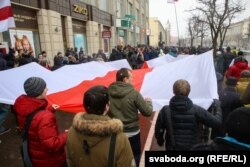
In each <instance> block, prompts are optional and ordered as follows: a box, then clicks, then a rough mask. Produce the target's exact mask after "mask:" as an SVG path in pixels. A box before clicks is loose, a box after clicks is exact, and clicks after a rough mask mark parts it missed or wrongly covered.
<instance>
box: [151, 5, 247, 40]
mask: <svg viewBox="0 0 250 167" xmlns="http://www.w3.org/2000/svg"><path fill="white" fill-rule="evenodd" d="M242 2H243V3H244V4H246V10H245V11H244V12H243V13H242V14H240V16H238V18H237V20H242V19H244V18H247V17H250V0H242ZM196 5H197V2H196V0H178V2H177V3H176V11H177V18H178V23H179V32H180V37H182V36H187V20H188V18H189V17H190V14H189V12H187V10H190V9H193V8H195V6H196ZM149 17H157V18H158V19H159V20H160V21H161V23H162V25H163V26H164V27H165V25H166V23H167V21H168V20H169V21H170V24H171V35H173V36H176V37H177V26H176V19H175V8H174V4H169V3H167V0H149Z"/></svg>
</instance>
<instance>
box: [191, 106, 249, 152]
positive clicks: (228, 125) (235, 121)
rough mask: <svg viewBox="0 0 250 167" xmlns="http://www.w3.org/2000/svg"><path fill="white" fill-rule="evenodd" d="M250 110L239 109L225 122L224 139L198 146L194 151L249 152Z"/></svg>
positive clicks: (216, 139)
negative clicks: (225, 134) (225, 133)
mask: <svg viewBox="0 0 250 167" xmlns="http://www.w3.org/2000/svg"><path fill="white" fill-rule="evenodd" d="M249 120H250V109H249V108H247V107H240V108H237V109H235V110H234V111H232V112H231V113H230V114H229V115H228V117H227V118H226V120H225V124H224V125H225V131H226V132H227V136H226V137H217V138H215V139H214V140H213V141H212V142H211V143H210V144H198V145H196V146H194V147H193V148H192V150H194V151H240V150H245V151H250V138H249V136H250V130H249V126H250V121H249Z"/></svg>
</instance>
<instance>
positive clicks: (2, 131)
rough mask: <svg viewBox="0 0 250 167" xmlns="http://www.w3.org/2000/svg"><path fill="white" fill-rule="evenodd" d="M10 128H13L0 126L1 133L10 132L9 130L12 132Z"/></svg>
mask: <svg viewBox="0 0 250 167" xmlns="http://www.w3.org/2000/svg"><path fill="white" fill-rule="evenodd" d="M10 130H11V129H10V128H5V127H3V126H1V127H0V135H3V134H5V133H8V132H10Z"/></svg>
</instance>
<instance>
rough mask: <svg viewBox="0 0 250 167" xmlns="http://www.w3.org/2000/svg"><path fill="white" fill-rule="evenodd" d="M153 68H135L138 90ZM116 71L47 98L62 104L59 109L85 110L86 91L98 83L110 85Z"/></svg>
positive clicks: (135, 83) (134, 75) (135, 82)
mask: <svg viewBox="0 0 250 167" xmlns="http://www.w3.org/2000/svg"><path fill="white" fill-rule="evenodd" d="M151 70H152V69H139V70H133V72H132V73H133V85H134V87H135V89H136V90H138V91H140V89H141V86H142V83H143V80H144V76H145V74H146V73H148V72H150V71H151ZM116 72H117V71H111V72H109V73H107V75H105V76H104V77H97V78H95V79H94V80H91V81H83V82H82V83H80V84H79V85H77V86H75V87H73V88H71V89H68V90H65V91H62V92H58V93H54V94H50V95H48V96H47V100H48V101H49V104H50V105H51V104H58V105H59V106H60V108H59V110H63V111H67V112H73V113H77V112H82V111H85V110H84V108H83V94H84V92H86V91H87V90H88V89H89V88H91V87H93V86H96V85H104V86H107V87H108V86H109V85H110V84H111V83H113V82H114V81H115V80H116V79H115V78H116Z"/></svg>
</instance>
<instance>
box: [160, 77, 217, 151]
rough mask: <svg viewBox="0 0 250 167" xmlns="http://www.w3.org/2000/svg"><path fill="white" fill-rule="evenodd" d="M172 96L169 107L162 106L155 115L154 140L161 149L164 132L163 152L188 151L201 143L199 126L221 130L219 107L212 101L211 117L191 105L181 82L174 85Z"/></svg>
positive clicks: (187, 93)
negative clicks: (219, 128) (213, 105)
mask: <svg viewBox="0 0 250 167" xmlns="http://www.w3.org/2000/svg"><path fill="white" fill-rule="evenodd" d="M173 92H174V94H175V96H173V97H172V98H171V100H170V102H169V106H164V107H163V108H162V109H161V111H160V113H159V115H158V118H157V122H156V126H155V137H156V139H157V143H158V144H159V145H163V144H164V138H163V136H164V133H165V132H166V133H165V147H166V150H189V149H190V148H191V147H192V146H194V145H195V144H198V143H200V142H201V140H202V133H201V125H202V124H204V125H206V126H209V127H213V128H216V127H220V126H221V109H220V103H219V101H218V100H215V106H216V114H215V115H212V114H211V113H209V112H208V111H206V110H205V109H203V108H202V107H200V106H197V105H195V104H193V102H192V100H191V99H189V98H188V95H189V93H190V84H189V83H188V82H187V81H186V80H182V79H181V80H177V81H176V82H175V83H174V85H173Z"/></svg>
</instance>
